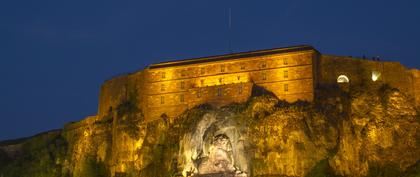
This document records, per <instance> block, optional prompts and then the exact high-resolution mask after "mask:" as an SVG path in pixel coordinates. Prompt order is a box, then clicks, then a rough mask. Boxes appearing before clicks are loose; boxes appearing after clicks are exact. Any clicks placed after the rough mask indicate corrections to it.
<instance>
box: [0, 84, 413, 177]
mask: <svg viewBox="0 0 420 177" xmlns="http://www.w3.org/2000/svg"><path fill="white" fill-rule="evenodd" d="M318 95H320V98H317V100H318V101H317V102H315V103H307V102H296V103H287V102H284V101H282V100H278V99H277V98H275V97H273V96H270V95H261V96H254V97H252V98H250V99H249V100H248V101H247V102H246V103H241V104H231V105H229V106H225V107H221V108H214V107H211V106H209V105H201V106H198V107H196V108H194V109H190V110H187V111H186V112H184V113H183V114H182V115H181V116H179V117H178V118H176V119H168V118H166V117H165V116H163V117H162V118H161V119H160V120H157V121H153V122H149V123H145V122H143V115H142V110H139V109H138V108H137V106H136V104H137V100H136V97H135V95H134V96H132V98H129V99H127V100H126V101H123V102H121V103H120V104H119V106H118V107H117V108H116V109H114V110H110V111H109V112H108V114H107V115H106V116H104V117H102V118H98V117H95V116H93V117H89V118H86V119H84V120H82V121H80V122H75V123H69V124H67V125H66V126H65V127H64V128H63V129H62V130H57V131H51V132H46V133H43V134H40V135H36V136H34V137H31V138H28V139H22V140H16V141H7V142H1V143H0V176H1V177H6V176H7V177H9V176H19V177H21V176H53V177H85V176H86V177H88V176H89V177H93V176H124V177H131V176H133V177H134V176H136V177H138V176H140V177H160V176H162V177H170V176H202V177H205V176H206V177H212V176H213V177H216V176H232V177H248V176H255V177H277V176H278V177H280V176H282V177H283V176H419V175H420V166H419V159H420V148H419V147H420V132H419V131H418V130H419V128H420V117H419V113H418V109H417V108H416V107H415V104H414V101H413V99H412V98H410V97H408V96H406V94H405V93H403V92H400V91H399V90H397V89H393V88H390V87H389V86H387V85H374V86H369V87H368V89H367V88H366V87H360V88H352V89H350V90H349V91H342V90H340V89H323V91H322V92H321V91H320V93H319V94H318Z"/></svg>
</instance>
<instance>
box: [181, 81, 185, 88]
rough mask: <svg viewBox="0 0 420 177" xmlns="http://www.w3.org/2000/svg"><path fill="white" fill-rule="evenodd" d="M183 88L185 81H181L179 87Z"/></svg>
mask: <svg viewBox="0 0 420 177" xmlns="http://www.w3.org/2000/svg"><path fill="white" fill-rule="evenodd" d="M184 88H185V82H184V81H181V89H184Z"/></svg>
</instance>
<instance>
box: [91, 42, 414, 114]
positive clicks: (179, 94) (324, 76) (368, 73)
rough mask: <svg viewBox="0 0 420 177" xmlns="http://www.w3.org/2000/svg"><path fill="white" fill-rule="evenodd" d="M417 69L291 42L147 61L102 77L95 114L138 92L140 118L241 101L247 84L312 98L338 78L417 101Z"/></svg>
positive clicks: (245, 96)
mask: <svg viewBox="0 0 420 177" xmlns="http://www.w3.org/2000/svg"><path fill="white" fill-rule="evenodd" d="M419 76H420V72H419V71H418V70H415V69H413V70H408V69H406V68H405V67H404V66H402V65H401V64H400V63H398V62H382V61H372V60H367V59H358V58H351V57H340V56H332V55H323V54H321V53H320V52H318V51H317V50H316V49H314V48H313V47H312V46H307V45H303V46H295V47H287V48H277V49H269V50H260V51H253V52H243V53H235V54H227V55H220V56H213V57H204V58H196V59H187V60H178V61H169V62H162V63H158V64H151V65H149V66H148V67H147V68H146V69H144V70H142V71H138V72H136V73H133V74H128V75H123V76H119V77H115V78H113V79H111V80H108V81H106V82H105V83H104V84H103V86H102V88H101V94H100V98H99V112H98V115H99V116H98V117H99V118H101V117H104V116H105V115H106V114H107V112H109V111H110V110H112V109H115V108H116V107H117V106H118V104H119V103H121V102H122V101H124V100H127V99H129V97H130V94H131V93H132V92H134V93H136V95H138V96H137V97H136V99H137V100H138V104H137V106H138V107H139V109H140V110H142V112H143V114H144V116H145V119H146V121H152V120H156V119H159V118H161V117H162V116H165V117H169V118H175V117H177V116H178V115H180V114H181V113H182V112H183V111H185V110H187V109H190V108H193V107H195V106H198V105H202V104H211V105H213V106H217V107H219V106H224V105H227V104H230V103H235V102H236V103H238V102H245V101H246V100H247V99H248V98H249V97H250V96H251V93H252V92H253V88H255V87H258V88H263V89H264V90H265V91H267V92H271V93H273V94H274V95H275V96H277V97H278V98H279V99H282V100H285V101H288V102H295V101H298V100H303V101H309V102H311V101H314V99H316V96H317V95H316V93H317V90H318V89H320V88H322V87H324V86H331V85H337V84H338V83H337V82H339V83H340V84H351V85H360V84H369V83H373V82H384V83H387V84H389V85H391V86H393V87H395V88H399V89H401V90H404V91H407V92H408V93H410V94H411V95H412V96H413V97H414V98H415V99H416V103H419V101H420V99H419V97H420V96H418V95H419V94H420V89H419V88H417V87H416V83H418V82H419V81H420V80H419V78H420V77H419Z"/></svg>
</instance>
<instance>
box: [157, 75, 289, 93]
mask: <svg viewBox="0 0 420 177" xmlns="http://www.w3.org/2000/svg"><path fill="white" fill-rule="evenodd" d="M283 78H285V79H287V78H289V71H287V70H285V71H283ZM237 79H238V80H240V79H241V76H237ZM262 80H267V73H265V72H264V73H262ZM200 83H201V85H204V79H201V80H200ZM219 83H220V84H222V83H223V78H219ZM180 88H181V89H182V90H184V89H185V82H184V81H181V84H180ZM160 91H162V92H164V91H165V84H161V85H160Z"/></svg>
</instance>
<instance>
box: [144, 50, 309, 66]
mask: <svg viewBox="0 0 420 177" xmlns="http://www.w3.org/2000/svg"><path fill="white" fill-rule="evenodd" d="M309 50H315V51H316V49H315V48H314V47H312V46H310V45H299V46H292V47H284V48H274V49H266V50H256V51H249V52H240V53H233V54H225V55H216V56H209V57H201V58H192V59H183V60H175V61H167V62H160V63H156V64H151V65H149V67H148V68H150V69H155V68H164V67H172V66H182V65H189V64H198V63H206V62H215V61H223V60H233V59H239V58H247V57H256V56H263V55H271V54H279V53H288V52H298V51H309Z"/></svg>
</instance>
